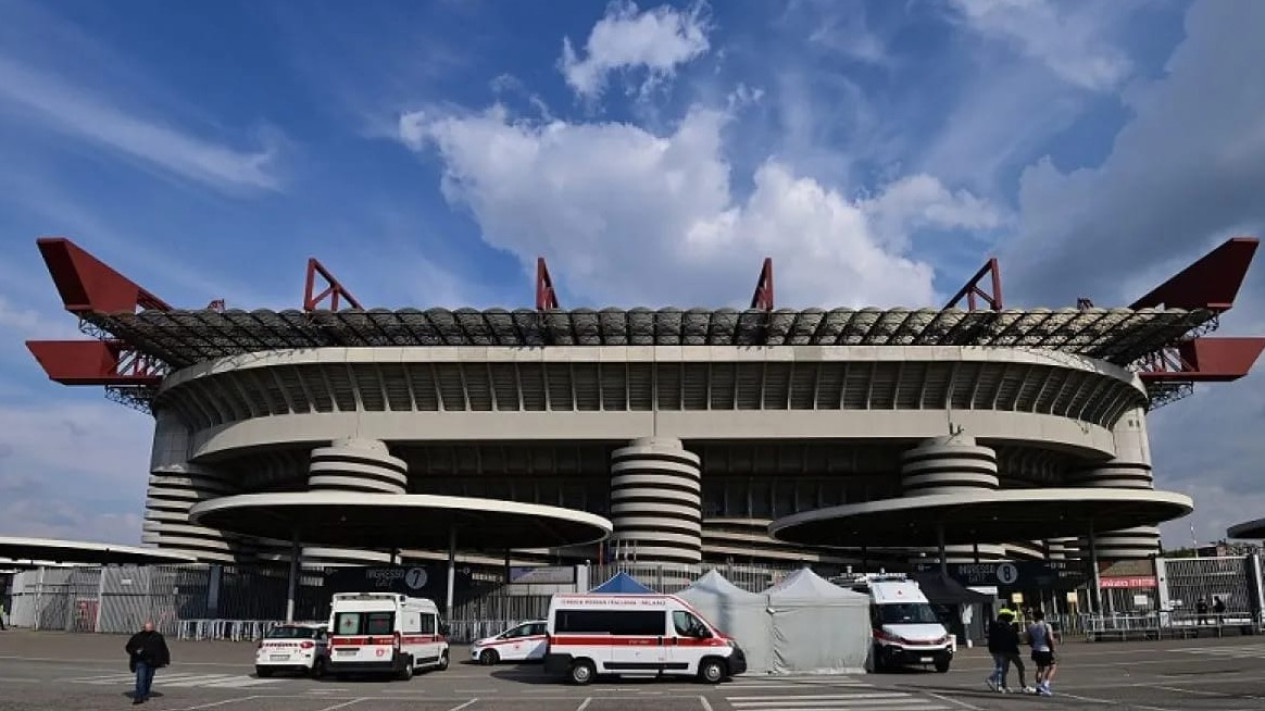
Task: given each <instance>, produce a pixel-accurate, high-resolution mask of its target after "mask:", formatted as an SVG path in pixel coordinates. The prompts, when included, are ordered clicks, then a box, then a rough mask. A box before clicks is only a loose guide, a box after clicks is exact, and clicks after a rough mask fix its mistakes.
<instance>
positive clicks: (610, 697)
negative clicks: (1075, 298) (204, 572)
mask: <svg viewBox="0 0 1265 711" xmlns="http://www.w3.org/2000/svg"><path fill="white" fill-rule="evenodd" d="M124 641H125V640H124V638H123V637H118V636H108V635H72V634H57V633H33V632H27V631H20V630H10V631H7V632H0V709H4V710H9V709H13V710H22V711H26V710H34V709H39V710H41V711H43V710H51V709H83V710H85V711H95V710H96V709H116V708H120V707H123V706H128V705H129V698H128V694H129V692H130V689H131V675H130V674H128V673H127V666H126V661H125V658H124V655H123V652H122V647H123V643H124ZM170 644H171V648H172V656H173V660H174V663H173V664H172V666H170V667H168V668H166V669H163V670H161V671H160V672H159V674H158V676H157V678H156V680H155V684H154V691H155V692H157V694H160V696H156V697H155V698H154V699H153V700H152V701H151V702H150V703H149V704H147V705H145V706H144V707H142V708H146V709H163V710H172V711H174V710H177V709H179V710H181V711H201V710H203V709H206V710H215V711H271V710H273V709H276V710H277V711H337V710H338V709H354V710H356V711H360V710H361V709H373V710H374V711H397V710H399V711H402V710H404V709H409V710H410V711H488V710H491V709H513V711H554V710H556V709H561V710H564V711H568V710H569V711H637V710H640V709H647V710H649V709H653V710H654V711H848V710H853V711H960V710H966V711H985V710H988V711H992V710H994V709H1014V708H1037V707H1040V708H1048V709H1140V710H1144V711H1202V710H1203V709H1217V710H1218V711H1223V710H1229V709H1245V710H1247V709H1254V710H1257V709H1258V710H1261V711H1265V641H1263V640H1262V638H1260V637H1234V638H1225V639H1211V638H1208V639H1188V640H1168V641H1162V642H1125V643H1099V644H1090V643H1085V642H1080V641H1069V642H1068V643H1067V645H1066V646H1065V647H1064V648H1063V649H1062V651H1061V654H1060V665H1059V672H1058V677H1057V678H1056V680H1055V684H1054V691H1055V696H1054V697H1052V698H1040V697H1033V696H1021V695H1009V696H1005V695H1000V694H996V693H993V692H991V691H989V690H988V689H987V688H986V687H985V685H984V678H985V677H986V676H987V675H988V673H989V671H990V670H991V662H990V660H989V659H988V657H987V655H986V653H984V652H983V651H982V650H979V649H970V650H962V651H961V653H960V654H959V656H958V658H957V659H956V660H955V662H954V665H953V669H951V670H950V671H949V673H947V674H936V673H934V672H929V671H921V670H910V671H906V672H901V673H894V674H881V675H873V674H869V675H845V676H797V677H769V676H759V677H748V676H744V677H739V678H738V679H735V680H733V681H731V682H727V683H724V684H720V685H718V686H709V685H705V684H700V683H697V682H692V681H675V680H674V681H659V680H627V679H622V680H619V679H617V680H611V681H598V682H596V683H594V684H592V685H590V686H585V687H574V686H569V685H567V684H564V683H561V682H557V681H555V680H552V679H550V678H549V677H546V676H545V675H544V674H543V672H542V670H541V668H540V667H539V666H538V665H503V666H498V667H493V668H487V667H480V666H475V665H472V664H465V663H457V664H454V665H453V666H452V668H450V669H449V670H447V671H444V672H430V673H425V674H420V675H418V676H417V677H415V678H414V679H413V680H412V681H408V682H400V681H389V680H371V679H365V680H348V681H338V680H334V679H328V680H312V679H305V678H300V677H273V678H269V679H258V678H256V677H255V676H254V675H253V667H252V665H251V659H252V655H253V651H254V645H252V644H248V643H231V642H182V641H175V640H173V641H171V642H170ZM453 652H454V653H453V659H454V660H459V659H463V655H464V654H465V650H464V649H454V650H453ZM1029 673H1031V665H1029ZM1012 674H1013V672H1012ZM1011 685H1012V686H1014V685H1016V682H1015V680H1014V679H1013V678H1012V680H1011Z"/></svg>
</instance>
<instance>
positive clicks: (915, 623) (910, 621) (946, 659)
mask: <svg viewBox="0 0 1265 711" xmlns="http://www.w3.org/2000/svg"><path fill="white" fill-rule="evenodd" d="M852 587H853V589H854V590H857V591H860V592H864V593H868V594H869V596H870V622H871V627H873V630H874V648H873V650H872V654H873V656H872V666H873V669H874V671H876V672H879V671H885V670H888V669H892V668H895V667H900V666H906V665H914V664H919V665H928V664H930V665H933V666H934V667H935V669H936V671H938V672H941V673H943V672H947V671H949V665H950V663H952V661H953V650H954V646H953V636H952V635H950V634H949V631H948V630H946V629H945V628H944V625H943V624H941V622H940V618H939V617H938V616H937V615H936V611H935V609H934V608H932V607H931V603H930V601H928V600H927V596H926V595H923V593H922V588H919V587H918V583H917V582H915V581H913V580H909V579H907V578H906V577H905V576H904V575H900V574H886V575H867V576H863V577H862V578H861V579H859V580H857V581H856V582H855V583H854V584H853V586H852Z"/></svg>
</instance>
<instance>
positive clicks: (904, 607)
mask: <svg viewBox="0 0 1265 711" xmlns="http://www.w3.org/2000/svg"><path fill="white" fill-rule="evenodd" d="M878 616H879V621H880V622H882V623H883V624H885V625H936V624H940V618H938V617H936V611H935V610H933V609H931V605H928V604H927V603H925V602H899V603H893V604H890V605H879V606H878Z"/></svg>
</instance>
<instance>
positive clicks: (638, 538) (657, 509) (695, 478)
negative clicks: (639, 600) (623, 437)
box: [610, 437, 703, 564]
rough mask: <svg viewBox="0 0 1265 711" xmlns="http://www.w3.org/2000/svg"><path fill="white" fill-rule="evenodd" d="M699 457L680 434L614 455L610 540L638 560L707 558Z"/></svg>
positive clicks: (630, 446)
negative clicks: (613, 527) (676, 436)
mask: <svg viewBox="0 0 1265 711" xmlns="http://www.w3.org/2000/svg"><path fill="white" fill-rule="evenodd" d="M699 464H700V460H699V456H698V455H697V454H694V453H693V452H690V451H688V450H686V449H685V447H684V446H683V445H682V444H681V441H680V440H679V439H675V438H671V437H645V438H642V439H636V440H633V441H632V442H630V443H629V444H628V446H627V447H623V448H621V449H617V450H615V452H614V453H613V454H611V512H610V518H611V523H612V524H614V526H615V531H614V533H613V534H612V536H611V543H610V545H611V546H612V548H616V547H617V548H618V549H619V550H621V551H623V552H625V553H626V555H628V557H630V558H635V559H636V560H637V561H638V562H655V563H690V564H693V563H698V562H699V561H701V560H702V557H703V543H702V535H703V514H702V485H701V482H700V469H699Z"/></svg>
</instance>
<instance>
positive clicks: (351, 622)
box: [328, 593, 448, 680]
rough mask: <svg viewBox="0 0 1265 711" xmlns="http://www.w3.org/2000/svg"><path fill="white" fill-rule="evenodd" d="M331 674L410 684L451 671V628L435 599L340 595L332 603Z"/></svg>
mask: <svg viewBox="0 0 1265 711" xmlns="http://www.w3.org/2000/svg"><path fill="white" fill-rule="evenodd" d="M329 629H330V638H329V664H328V668H329V671H330V672H332V673H334V674H337V675H340V676H341V675H346V674H355V673H362V672H366V673H383V672H385V673H391V674H395V675H396V676H398V677H399V678H400V679H403V680H408V679H411V678H412V677H413V674H414V672H416V671H419V670H422V669H440V670H443V669H447V668H448V639H447V637H446V634H447V629H446V628H445V626H444V625H443V624H442V623H441V622H440V619H439V608H438V607H437V606H436V605H435V603H434V602H433V601H431V600H427V599H425V598H418V597H408V596H406V595H400V594H397V593H337V594H335V595H334V597H333V600H332V601H331V603H330V615H329Z"/></svg>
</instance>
